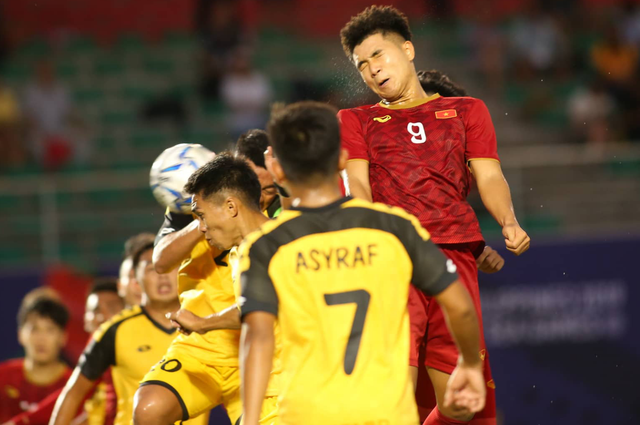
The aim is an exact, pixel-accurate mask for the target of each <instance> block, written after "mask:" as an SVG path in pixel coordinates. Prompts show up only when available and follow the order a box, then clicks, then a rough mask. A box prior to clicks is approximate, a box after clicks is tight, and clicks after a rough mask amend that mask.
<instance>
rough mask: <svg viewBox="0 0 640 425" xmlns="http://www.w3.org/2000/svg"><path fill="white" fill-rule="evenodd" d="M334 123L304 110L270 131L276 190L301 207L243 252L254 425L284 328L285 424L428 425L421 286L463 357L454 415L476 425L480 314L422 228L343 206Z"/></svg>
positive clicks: (319, 108)
mask: <svg viewBox="0 0 640 425" xmlns="http://www.w3.org/2000/svg"><path fill="white" fill-rule="evenodd" d="M335 114H336V110H334V109H332V108H331V107H329V106H327V105H324V104H320V103H315V102H302V103H298V104H294V105H290V106H288V107H287V108H285V109H284V110H282V111H280V112H278V113H276V114H275V115H274V116H273V117H272V119H271V121H270V123H269V135H270V139H271V143H272V146H273V151H274V154H275V156H276V159H274V160H273V162H272V164H271V169H272V170H273V173H274V178H275V179H274V180H275V181H276V183H277V184H279V185H281V186H283V187H284V188H285V189H286V190H287V192H288V193H289V194H290V195H291V198H292V199H293V206H292V208H291V209H289V210H285V211H283V212H282V214H281V215H280V216H279V217H278V218H277V219H276V220H273V221H269V222H266V223H264V224H263V225H262V227H261V228H260V230H259V231H257V232H254V233H251V234H249V235H248V236H247V238H246V239H245V241H244V242H243V244H242V245H241V247H240V262H239V267H240V271H241V274H240V280H241V283H242V289H243V292H242V295H243V297H244V299H245V302H244V305H243V306H242V309H241V314H242V320H243V322H244V328H243V338H242V341H243V342H242V346H241V361H242V364H241V367H242V384H243V403H244V415H243V421H244V423H245V424H246V425H257V424H258V423H259V422H258V421H259V417H260V412H261V408H262V402H263V399H264V394H265V391H266V389H267V383H268V380H269V373H270V371H271V365H272V357H273V351H274V328H273V326H274V323H275V321H276V317H277V320H278V323H279V325H280V329H281V336H282V358H281V361H282V369H283V371H282V378H281V386H280V389H281V391H280V398H279V422H280V423H281V424H307V425H315V424H318V425H320V424H322V425H325V424H351V423H354V424H355V423H358V424H367V423H375V424H380V425H382V424H388V425H391V424H403V425H404V424H407V425H409V424H411V425H416V424H417V423H418V413H417V409H416V405H415V401H414V397H413V387H412V384H411V379H410V374H409V368H408V367H407V358H408V356H409V318H408V314H407V305H406V300H407V297H408V293H409V284H410V282H413V283H414V285H415V286H416V288H418V289H419V290H420V291H424V292H425V293H427V294H429V295H432V296H434V297H435V299H436V300H437V301H438V303H440V304H441V305H442V308H443V311H444V312H445V313H446V315H447V317H448V319H449V323H450V325H451V327H450V328H451V333H452V335H453V338H455V340H456V341H457V342H458V343H459V348H460V353H461V357H460V363H459V365H458V367H457V368H456V371H455V372H454V374H453V375H452V377H451V379H450V380H449V385H448V387H447V393H446V397H445V401H444V402H445V404H446V405H453V406H456V407H457V408H459V409H461V410H464V411H466V412H469V413H470V414H473V413H474V412H477V411H479V410H481V409H482V408H483V406H484V402H485V394H486V387H485V382H484V377H483V375H482V362H481V360H480V354H479V353H480V347H479V328H478V321H477V315H476V313H475V311H474V307H473V302H472V300H471V298H470V297H469V295H468V293H467V291H466V289H465V288H464V286H463V285H462V284H461V283H460V282H459V281H458V280H457V278H458V276H457V274H456V271H455V266H454V265H453V262H452V261H451V260H447V258H446V257H445V256H444V255H443V254H442V252H440V250H439V249H438V248H437V247H436V245H435V244H433V242H431V240H430V237H429V233H428V232H427V231H426V230H425V229H424V228H423V227H422V226H420V223H418V221H417V220H416V218H415V217H413V216H411V215H409V214H407V213H405V212H404V211H402V210H400V209H398V208H391V207H388V206H385V205H381V204H371V203H369V202H366V201H362V200H357V199H351V198H349V197H347V198H343V197H342V194H341V191H340V187H339V185H338V181H339V179H340V177H339V171H340V170H342V169H344V166H345V164H346V162H347V156H348V155H347V152H346V151H345V150H343V149H340V126H339V123H338V120H337V118H336V115H335Z"/></svg>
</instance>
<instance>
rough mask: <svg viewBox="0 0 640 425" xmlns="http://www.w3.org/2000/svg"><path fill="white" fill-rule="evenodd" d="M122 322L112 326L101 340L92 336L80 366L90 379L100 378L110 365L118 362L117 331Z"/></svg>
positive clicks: (81, 371) (81, 370)
mask: <svg viewBox="0 0 640 425" xmlns="http://www.w3.org/2000/svg"><path fill="white" fill-rule="evenodd" d="M120 323H122V322H118V323H116V324H114V325H113V326H111V327H110V328H109V329H108V330H107V331H106V332H105V333H104V335H102V338H100V341H96V340H95V339H93V338H91V342H89V345H87V348H85V350H84V352H83V353H82V356H81V357H80V361H79V362H78V367H79V368H80V373H82V374H83V375H84V376H85V378H87V379H88V380H90V381H95V380H97V379H98V378H100V377H101V376H102V375H103V374H104V372H106V370H107V369H109V367H110V366H114V365H115V363H116V332H117V330H118V326H119V325H120Z"/></svg>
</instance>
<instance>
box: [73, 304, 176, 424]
mask: <svg viewBox="0 0 640 425" xmlns="http://www.w3.org/2000/svg"><path fill="white" fill-rule="evenodd" d="M176 335H177V332H176V331H175V329H167V328H165V327H163V326H162V325H161V324H159V323H158V322H156V321H155V320H153V319H152V318H151V316H149V315H148V314H147V312H146V311H145V309H144V307H140V306H134V307H131V308H129V309H126V310H123V311H122V312H121V313H119V314H117V315H115V316H114V317H112V318H111V319H110V320H108V321H107V322H105V323H103V324H102V325H101V326H100V328H99V329H98V330H97V331H96V332H94V334H93V335H92V337H91V339H90V341H89V344H88V345H87V348H86V349H85V351H84V353H83V354H82V356H81V357H80V361H79V362H78V368H79V369H80V373H82V374H83V375H84V376H85V377H87V378H88V379H90V380H92V381H95V380H97V379H98V378H100V377H101V376H102V374H103V373H104V372H105V371H106V370H107V369H108V368H109V367H111V375H112V378H113V386H114V388H115V391H116V396H117V403H118V405H117V414H116V419H115V421H114V424H115V425H124V424H127V425H128V424H129V423H130V422H131V417H132V414H133V395H134V394H135V392H136V390H137V389H138V384H139V383H140V381H141V380H142V378H143V377H144V375H145V374H146V373H147V372H148V371H149V369H151V366H153V365H154V364H156V363H157V362H158V361H160V359H162V356H163V355H164V353H165V352H166V351H167V348H169V344H171V342H172V341H173V340H174V338H175V337H176Z"/></svg>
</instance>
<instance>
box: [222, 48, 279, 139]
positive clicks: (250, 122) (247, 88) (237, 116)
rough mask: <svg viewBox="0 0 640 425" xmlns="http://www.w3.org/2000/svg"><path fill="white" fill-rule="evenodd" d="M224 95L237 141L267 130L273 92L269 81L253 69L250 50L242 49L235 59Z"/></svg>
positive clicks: (223, 88)
mask: <svg viewBox="0 0 640 425" xmlns="http://www.w3.org/2000/svg"><path fill="white" fill-rule="evenodd" d="M221 93H222V100H223V101H224V103H225V105H226V106H227V109H228V111H229V115H230V116H229V121H228V123H229V130H230V131H231V135H232V137H233V138H234V139H236V138H238V137H239V136H240V134H242V133H244V132H245V131H247V130H249V129H252V128H263V127H264V125H265V123H266V121H267V110H268V107H269V103H270V102H271V99H272V96H273V91H272V89H271V83H270V82H269V80H268V79H267V78H266V77H265V76H264V75H263V74H261V73H260V72H258V71H256V70H254V69H253V68H252V67H251V60H250V57H249V53H248V51H246V50H244V49H243V50H239V51H238V52H237V53H236V55H235V56H234V57H233V59H232V61H231V65H230V67H229V72H228V74H227V75H226V76H225V77H224V79H223V80H222V84H221Z"/></svg>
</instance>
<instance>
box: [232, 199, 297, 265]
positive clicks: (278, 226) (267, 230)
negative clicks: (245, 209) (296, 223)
mask: <svg viewBox="0 0 640 425" xmlns="http://www.w3.org/2000/svg"><path fill="white" fill-rule="evenodd" d="M300 215H301V213H300V211H294V210H283V211H282V212H281V213H280V215H278V217H276V218H275V219H272V220H269V221H265V222H264V223H263V224H262V226H260V227H259V228H258V229H257V230H254V231H253V232H251V233H249V234H248V235H247V236H246V237H245V238H244V240H243V241H242V244H241V245H240V248H239V250H238V252H239V254H240V256H241V257H242V256H243V255H245V254H246V253H247V252H249V251H250V250H251V249H252V248H255V247H256V245H257V246H260V247H264V246H267V245H273V244H277V242H276V241H275V239H276V237H277V234H279V233H281V232H283V231H286V229H287V228H288V227H289V225H290V223H291V222H292V221H293V220H294V219H296V218H297V217H299V216H300Z"/></svg>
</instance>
